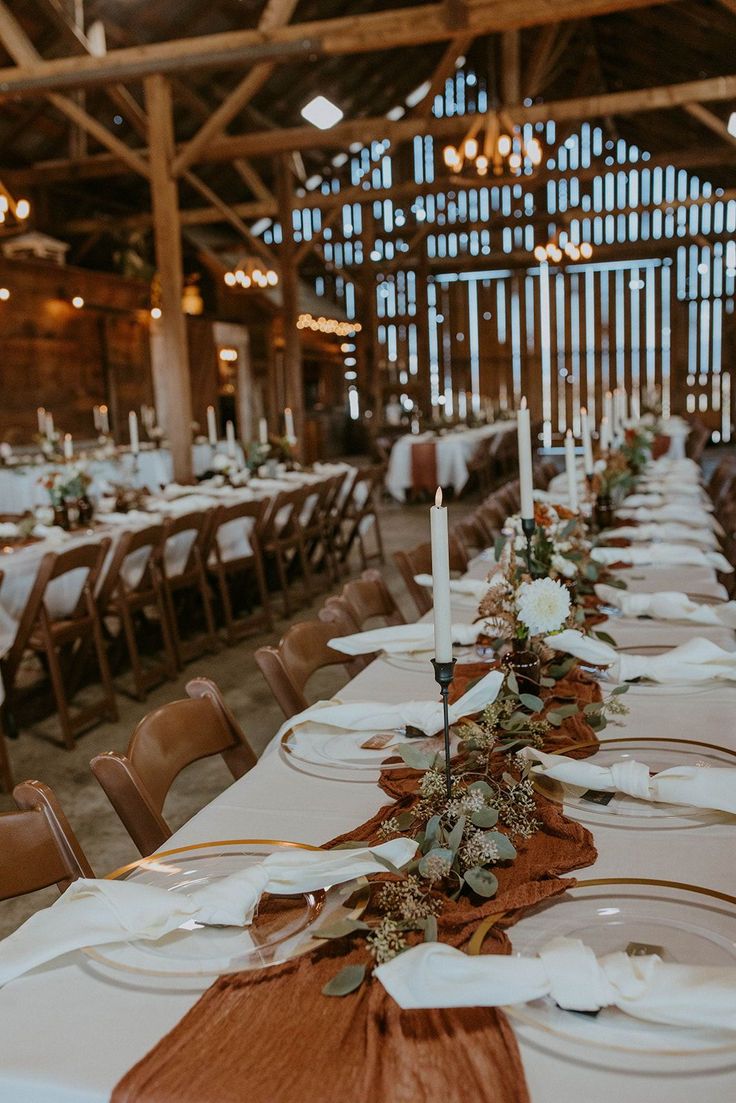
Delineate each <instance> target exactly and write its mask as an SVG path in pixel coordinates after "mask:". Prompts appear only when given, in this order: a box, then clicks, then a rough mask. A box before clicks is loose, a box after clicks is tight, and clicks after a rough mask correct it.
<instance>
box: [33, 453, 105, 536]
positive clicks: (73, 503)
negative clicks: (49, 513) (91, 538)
mask: <svg viewBox="0 0 736 1103" xmlns="http://www.w3.org/2000/svg"><path fill="white" fill-rule="evenodd" d="M39 483H40V485H41V486H43V487H44V489H45V490H46V491H47V492H48V495H49V500H50V502H51V506H52V508H53V510H54V523H55V524H58V525H61V527H62V528H65V529H67V528H69V527H70V522H71V518H70V515H69V511H70V507H73V508H74V509H75V510H76V517H77V518H78V519H79V521H80V522H81V523H82V524H87V523H88V522H89V521H91V520H92V515H93V507H92V503H91V502H90V500H89V498H88V496H87V491H88V490H89V487H90V485H91V483H92V479H91V477H90V475H89V474H88V472H87V470H86V468H85V467H83V466H82V465H81V464H78V463H73V464H66V465H65V466H64V467H63V468H55V469H54V470H52V471H49V472H48V473H47V474H45V475H42V476H41V478H40V479H39Z"/></svg>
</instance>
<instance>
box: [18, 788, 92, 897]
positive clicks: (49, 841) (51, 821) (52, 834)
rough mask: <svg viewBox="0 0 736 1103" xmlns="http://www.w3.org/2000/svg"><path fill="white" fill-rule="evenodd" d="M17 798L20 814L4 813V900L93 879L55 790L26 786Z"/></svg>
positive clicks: (62, 888) (62, 890)
mask: <svg viewBox="0 0 736 1103" xmlns="http://www.w3.org/2000/svg"><path fill="white" fill-rule="evenodd" d="M13 799H14V800H15V803H16V805H17V806H18V809H19V810H18V811H17V812H3V813H0V900H11V899H13V898H14V897H16V896H25V895H26V894H27V893H29V892H37V891H38V890H39V889H46V888H49V886H50V885H56V886H57V888H58V889H59V892H64V890H65V889H67V888H68V887H69V885H70V884H71V883H72V881H76V880H77V879H78V878H79V877H94V872H93V870H92V867H91V866H90V864H89V862H88V861H87V858H86V856H85V853H84V851H83V850H82V848H81V846H80V845H79V842H78V840H77V837H76V835H75V834H74V832H73V831H72V829H71V827H70V826H69V821H68V820H67V818H66V816H65V815H64V813H63V811H62V809H61V806H60V805H59V802H58V801H57V799H56V796H55V794H54V792H53V790H51V789H49V787H48V786H47V785H44V784H43V782H41V781H23V782H21V783H20V785H16V787H15V789H14V790H13Z"/></svg>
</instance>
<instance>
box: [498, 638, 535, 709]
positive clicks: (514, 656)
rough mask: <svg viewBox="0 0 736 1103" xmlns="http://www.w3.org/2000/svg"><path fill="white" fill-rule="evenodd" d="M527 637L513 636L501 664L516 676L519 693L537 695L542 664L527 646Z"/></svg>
mask: <svg viewBox="0 0 736 1103" xmlns="http://www.w3.org/2000/svg"><path fill="white" fill-rule="evenodd" d="M528 642H529V641H528V638H527V637H526V636H524V637H523V638H521V639H520V638H519V637H517V636H515V637H514V638H513V639H512V641H511V650H510V651H507V652H506V654H505V655H504V658H503V664H504V666H505V667H506V669H507V670H508V671H509V673H512V674H514V675H515V676H516V681H517V682H518V685H519V693H533V694H534V695H535V696H539V690H540V685H541V683H540V678H541V675H542V664H541V663H540V661H539V656H538V655H537V654H535V652H534V651H530V650H529V648H528V647H527V644H528Z"/></svg>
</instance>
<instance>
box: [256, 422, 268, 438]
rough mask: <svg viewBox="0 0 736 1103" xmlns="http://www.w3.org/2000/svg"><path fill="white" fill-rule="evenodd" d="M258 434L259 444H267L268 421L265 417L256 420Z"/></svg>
mask: <svg viewBox="0 0 736 1103" xmlns="http://www.w3.org/2000/svg"><path fill="white" fill-rule="evenodd" d="M258 436H259V439H260V442H261V444H268V422H267V420H266V418H265V417H262V418H260V419H259V421H258Z"/></svg>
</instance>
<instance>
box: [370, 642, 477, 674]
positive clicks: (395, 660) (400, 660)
mask: <svg viewBox="0 0 736 1103" xmlns="http://www.w3.org/2000/svg"><path fill="white" fill-rule="evenodd" d="M452 653H453V655H454V657H455V659H456V660H457V665H458V666H465V665H467V664H468V663H482V662H488V664H489V665H490V664H491V663H492V662H495V661H496V659H497V658H498V656H497V655H496V653H495V652H494V651H493V649H492V648H489V647H484V646H483V645H476V646H474V647H471V646H468V647H454V648H453V652H452ZM381 661H382V662H384V663H386V664H387V665H388V666H393V667H396V669H397V670H411V671H416V670H422V669H426V670H429V671H431V670H432V652H431V651H408V652H404V653H403V654H394V655H386V654H384V655H381Z"/></svg>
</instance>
